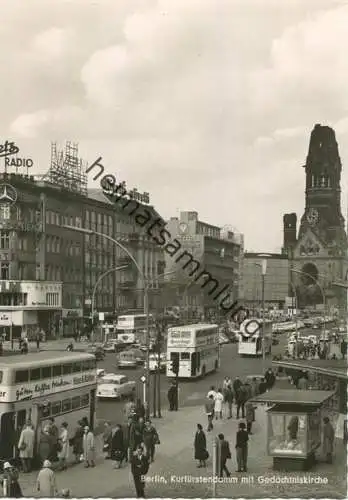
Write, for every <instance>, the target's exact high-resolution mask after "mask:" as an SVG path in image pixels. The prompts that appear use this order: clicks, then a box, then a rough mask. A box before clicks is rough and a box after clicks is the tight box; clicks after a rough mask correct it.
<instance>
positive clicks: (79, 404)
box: [41, 393, 90, 418]
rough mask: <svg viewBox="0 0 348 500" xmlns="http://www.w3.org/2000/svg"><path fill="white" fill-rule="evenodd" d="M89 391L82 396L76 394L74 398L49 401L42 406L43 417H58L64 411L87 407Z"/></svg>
mask: <svg viewBox="0 0 348 500" xmlns="http://www.w3.org/2000/svg"><path fill="white" fill-rule="evenodd" d="M89 398H90V395H89V393H87V394H83V395H82V396H75V397H73V398H67V399H63V400H62V401H55V402H54V403H51V402H48V403H47V404H46V405H43V406H42V407H41V416H42V418H49V417H56V416H57V415H61V414H62V413H68V412H69V411H72V410H78V409H79V408H86V407H87V406H89Z"/></svg>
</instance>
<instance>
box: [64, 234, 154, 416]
mask: <svg viewBox="0 0 348 500" xmlns="http://www.w3.org/2000/svg"><path fill="white" fill-rule="evenodd" d="M62 227H64V228H65V229H70V230H71V231H76V232H78V233H83V234H89V235H92V234H95V235H96V236H99V237H100V238H105V239H106V240H109V241H111V242H112V243H113V244H114V245H116V246H117V247H119V248H121V250H123V251H124V252H125V253H126V254H127V255H128V257H129V258H130V259H131V261H132V262H133V264H134V265H135V267H136V268H137V270H138V272H139V274H140V276H141V278H142V280H143V284H144V314H145V315H146V367H145V381H144V384H145V391H144V405H145V407H146V415H147V416H149V406H150V405H149V392H150V391H149V389H150V386H149V380H150V363H149V358H150V330H149V287H148V282H147V280H146V278H145V274H144V272H143V270H142V269H141V267H140V266H139V264H138V262H137V260H136V259H135V258H134V257H133V255H132V254H131V252H130V251H129V250H128V249H127V248H126V247H125V246H124V245H122V243H120V242H119V241H118V240H116V239H114V238H112V237H111V236H109V235H108V234H104V233H100V232H99V231H94V230H92V229H86V228H82V227H75V226H67V225H64V226H62Z"/></svg>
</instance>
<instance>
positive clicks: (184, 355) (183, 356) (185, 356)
mask: <svg viewBox="0 0 348 500" xmlns="http://www.w3.org/2000/svg"><path fill="white" fill-rule="evenodd" d="M180 358H181V359H190V353H189V352H182V353H181V356H180Z"/></svg>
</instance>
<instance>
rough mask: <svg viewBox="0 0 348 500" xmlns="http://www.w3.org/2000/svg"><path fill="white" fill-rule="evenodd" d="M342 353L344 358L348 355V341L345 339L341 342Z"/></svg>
mask: <svg viewBox="0 0 348 500" xmlns="http://www.w3.org/2000/svg"><path fill="white" fill-rule="evenodd" d="M341 354H342V359H345V358H346V355H347V342H346V341H345V340H344V339H343V340H342V342H341Z"/></svg>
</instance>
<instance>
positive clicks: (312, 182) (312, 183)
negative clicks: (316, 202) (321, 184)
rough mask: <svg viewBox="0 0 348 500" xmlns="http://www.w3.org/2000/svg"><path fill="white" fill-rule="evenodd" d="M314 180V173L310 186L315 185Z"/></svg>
mask: <svg viewBox="0 0 348 500" xmlns="http://www.w3.org/2000/svg"><path fill="white" fill-rule="evenodd" d="M314 181H315V179H314V175H312V179H311V186H310V187H314Z"/></svg>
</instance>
